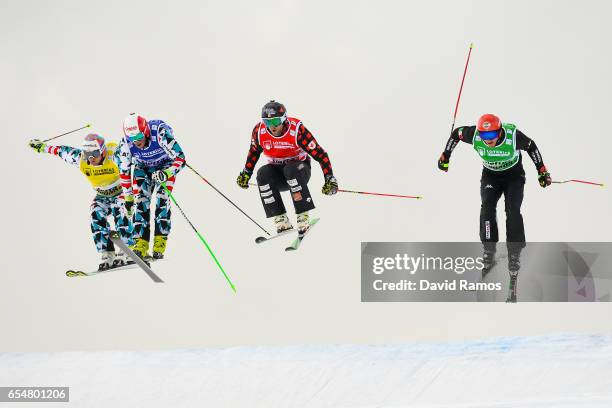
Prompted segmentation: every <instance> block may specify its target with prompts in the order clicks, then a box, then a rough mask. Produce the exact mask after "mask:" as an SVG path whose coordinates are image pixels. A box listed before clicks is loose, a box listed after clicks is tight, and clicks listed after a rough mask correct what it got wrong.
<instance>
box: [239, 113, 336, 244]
mask: <svg viewBox="0 0 612 408" xmlns="http://www.w3.org/2000/svg"><path fill="white" fill-rule="evenodd" d="M261 153H263V154H264V155H265V156H266V157H267V158H268V164H266V165H264V166H262V167H260V168H259V170H258V171H257V185H258V187H259V194H260V196H261V202H262V204H263V206H264V210H265V212H266V216H267V217H268V218H272V217H274V224H275V226H276V231H277V233H281V232H283V231H286V230H288V229H291V228H293V225H291V222H290V221H289V218H288V217H287V211H286V210H285V205H284V203H283V199H282V198H281V195H280V192H281V191H287V190H289V191H290V193H291V198H292V199H293V205H294V207H295V213H296V214H297V226H298V231H299V232H300V233H304V232H306V231H307V230H308V228H309V226H310V223H309V222H310V220H309V215H308V211H310V210H312V209H314V208H315V205H314V202H313V200H312V197H311V195H310V191H309V189H308V180H310V158H311V157H312V158H313V159H314V160H315V161H317V162H319V164H320V165H321V170H323V176H324V178H325V184H324V185H323V188H322V192H323V194H326V195H333V194H336V193H337V192H338V182H337V181H336V178H335V177H334V175H333V172H332V165H331V162H330V160H329V156H328V155H327V152H326V151H325V149H323V148H322V147H321V146H320V145H319V144H318V143H317V141H316V140H315V138H314V136H313V135H312V134H311V133H310V132H309V131H308V129H306V127H305V126H304V125H303V124H302V122H301V121H300V120H299V119H296V118H292V117H287V110H286V109H285V106H284V105H283V104H281V103H278V102H275V101H270V102H268V103H267V104H265V105H264V107H263V109H262V112H261V122H259V123H257V124H256V125H255V127H254V128H253V132H252V134H251V147H250V149H249V153H248V156H247V160H246V164H245V166H244V169H243V170H242V171H241V172H240V175H239V176H238V179H237V180H236V181H237V183H238V185H239V186H240V187H242V188H248V187H249V180H250V178H251V176H252V175H253V171H254V170H255V165H256V164H257V161H258V160H259V157H260V155H261Z"/></svg>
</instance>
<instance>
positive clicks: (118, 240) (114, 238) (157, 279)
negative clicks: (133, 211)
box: [109, 231, 164, 283]
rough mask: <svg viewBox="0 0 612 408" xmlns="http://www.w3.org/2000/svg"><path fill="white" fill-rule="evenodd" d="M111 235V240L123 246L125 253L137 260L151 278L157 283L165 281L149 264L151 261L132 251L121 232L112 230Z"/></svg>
mask: <svg viewBox="0 0 612 408" xmlns="http://www.w3.org/2000/svg"><path fill="white" fill-rule="evenodd" d="M109 237H110V239H111V241H113V243H114V244H115V245H117V246H118V247H119V248H121V250H122V251H123V253H125V254H126V255H127V256H128V257H129V258H130V259H131V260H132V261H134V262H136V264H137V265H138V266H139V267H140V269H142V270H143V271H144V272H145V273H146V274H147V275H149V278H151V279H152V280H153V282H157V283H163V282H164V281H163V280H161V278H160V277H159V276H157V275H156V274H155V272H153V270H152V269H151V267H150V266H149V265H150V263H148V262H146V261H143V260H142V259H140V257H139V256H138V255H136V254H135V253H134V251H132V250H131V249H130V248H129V247H128V246H127V245H126V244H125V243H124V242H123V241H122V240H121V238H120V237H119V234H118V233H117V231H111V232H110V234H109Z"/></svg>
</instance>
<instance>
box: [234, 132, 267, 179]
mask: <svg viewBox="0 0 612 408" xmlns="http://www.w3.org/2000/svg"><path fill="white" fill-rule="evenodd" d="M258 132H259V124H257V125H255V127H254V128H253V131H252V132H251V145H250V146H249V152H248V153H247V158H246V162H245V164H244V169H243V170H242V171H241V172H240V174H239V175H238V178H237V179H236V183H237V184H238V186H240V187H241V188H249V180H250V179H251V176H252V175H253V171H254V170H255V166H256V165H257V162H258V161H259V157H260V156H261V152H263V147H261V145H260V144H259V138H258V137H257V136H258Z"/></svg>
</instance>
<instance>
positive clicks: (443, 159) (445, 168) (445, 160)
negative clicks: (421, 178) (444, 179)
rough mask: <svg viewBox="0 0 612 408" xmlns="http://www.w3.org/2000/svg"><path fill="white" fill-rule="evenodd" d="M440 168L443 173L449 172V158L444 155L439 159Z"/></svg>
mask: <svg viewBox="0 0 612 408" xmlns="http://www.w3.org/2000/svg"><path fill="white" fill-rule="evenodd" d="M438 168H439V169H440V170H442V171H448V157H446V156H445V155H444V153H442V154H441V155H440V158H439V159H438Z"/></svg>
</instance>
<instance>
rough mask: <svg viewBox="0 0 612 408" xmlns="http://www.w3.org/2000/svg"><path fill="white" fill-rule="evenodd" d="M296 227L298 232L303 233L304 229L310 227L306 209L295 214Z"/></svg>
mask: <svg viewBox="0 0 612 408" xmlns="http://www.w3.org/2000/svg"><path fill="white" fill-rule="evenodd" d="M297 227H298V233H299V234H305V233H306V231H308V229H309V228H310V216H309V215H308V211H304V212H303V213H300V214H298V215H297Z"/></svg>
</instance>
